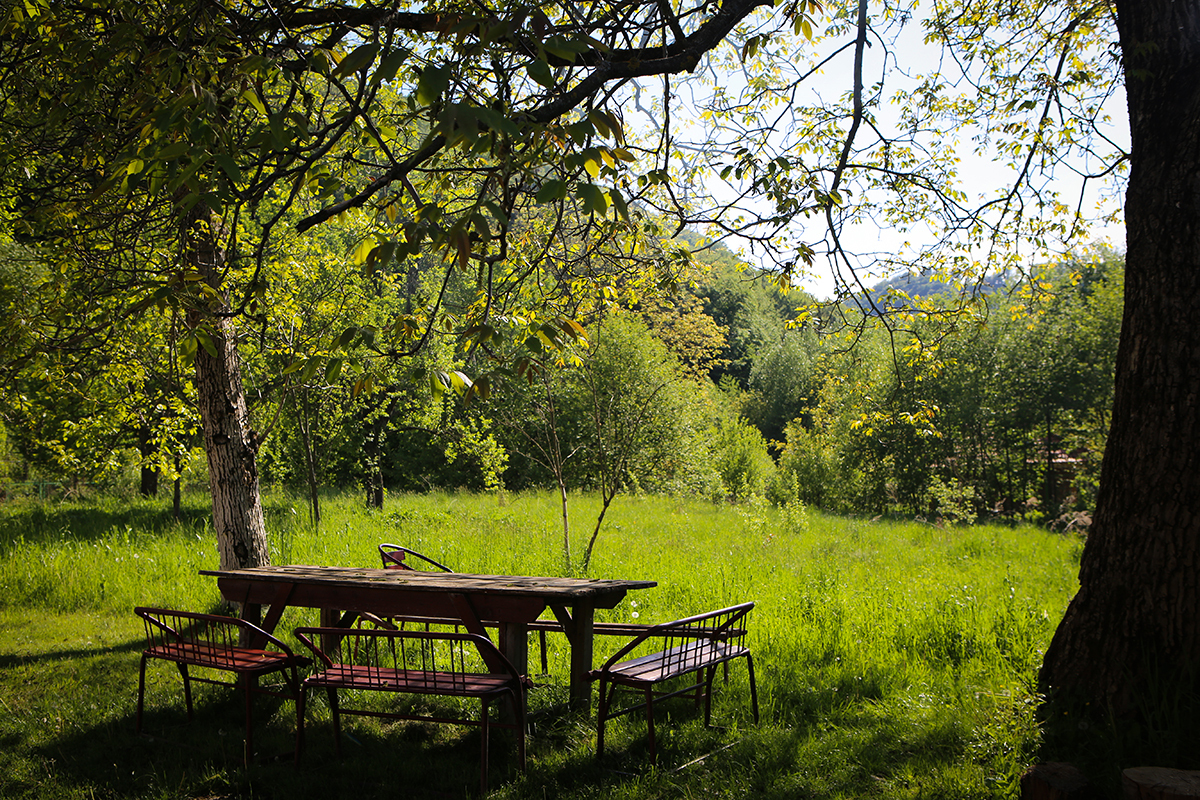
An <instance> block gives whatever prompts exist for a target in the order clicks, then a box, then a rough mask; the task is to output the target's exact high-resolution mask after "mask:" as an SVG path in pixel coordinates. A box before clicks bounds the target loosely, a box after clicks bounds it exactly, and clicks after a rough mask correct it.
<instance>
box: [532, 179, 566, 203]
mask: <svg viewBox="0 0 1200 800" xmlns="http://www.w3.org/2000/svg"><path fill="white" fill-rule="evenodd" d="M566 196H567V184H566V183H565V182H564V181H559V180H549V181H546V182H545V183H543V184H542V187H541V188H540V189H538V193H537V201H538V202H539V203H552V202H554V201H555V200H562V199H563V198H564V197H566Z"/></svg>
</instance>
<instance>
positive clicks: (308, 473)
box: [296, 387, 321, 529]
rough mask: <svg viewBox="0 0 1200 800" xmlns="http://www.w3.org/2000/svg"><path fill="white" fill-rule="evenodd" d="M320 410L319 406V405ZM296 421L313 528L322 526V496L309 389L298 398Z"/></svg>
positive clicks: (304, 390)
mask: <svg viewBox="0 0 1200 800" xmlns="http://www.w3.org/2000/svg"><path fill="white" fill-rule="evenodd" d="M318 408H319V404H318ZM296 419H297V421H298V422H299V424H300V441H301V443H302V444H303V445H304V479H305V481H306V482H307V483H308V517H309V520H310V521H311V522H312V524H313V528H314V529H316V528H319V527H320V525H321V496H320V491H319V487H318V485H317V461H316V455H315V453H314V451H313V448H314V444H313V427H314V422H313V412H312V398H311V397H310V395H309V390H308V388H307V387H304V388H301V389H300V390H299V392H298V393H297V397H296Z"/></svg>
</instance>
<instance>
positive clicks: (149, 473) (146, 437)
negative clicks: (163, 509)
mask: <svg viewBox="0 0 1200 800" xmlns="http://www.w3.org/2000/svg"><path fill="white" fill-rule="evenodd" d="M151 434H152V432H151V430H150V426H149V425H146V424H142V425H141V426H140V427H139V428H138V453H139V454H140V455H141V457H142V466H141V484H140V485H139V486H138V493H139V494H140V495H141V496H142V497H158V468H157V467H155V466H154V465H152V464H150V463H149V458H150V454H151V453H152V452H153V449H154V448H153V443H152V442H151V441H150V438H151Z"/></svg>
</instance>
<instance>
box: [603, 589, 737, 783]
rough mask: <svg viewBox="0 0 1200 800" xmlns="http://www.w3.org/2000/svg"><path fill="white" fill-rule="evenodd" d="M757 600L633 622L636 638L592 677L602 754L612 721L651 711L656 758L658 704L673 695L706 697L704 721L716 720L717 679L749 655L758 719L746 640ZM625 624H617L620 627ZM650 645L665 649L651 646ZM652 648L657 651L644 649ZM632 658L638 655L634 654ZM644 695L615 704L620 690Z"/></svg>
mask: <svg viewBox="0 0 1200 800" xmlns="http://www.w3.org/2000/svg"><path fill="white" fill-rule="evenodd" d="M752 608H754V603H743V604H741V605H737V606H731V607H729V608H723V609H720V610H718V611H710V612H708V613H706V614H698V615H696V616H692V617H686V618H684V619H678V620H674V621H672V622H664V623H661V624H658V625H648V626H644V627H643V626H629V627H632V628H634V629H636V631H637V632H636V635H635V636H634V638H633V639H632V640H631V641H629V642H628V643H627V644H625V646H624V647H622V648H621V649H620V650H618V651H617V652H616V653H614V654H613V656H612V657H611V658H609V659H608V660H607V661H606V662H605V663H604V665H603V666H602V667H600V668H599V669H595V670H592V672H591V677H592V678H593V679H594V680H598V681H599V682H600V706H599V710H598V712H597V715H596V726H597V731H596V755H597V757H599V756H602V755H603V754H604V727H605V723H606V722H607V721H608V720H610V719H615V718H617V717H620V716H622V715H625V714H629V713H632V712H634V711H638V710H640V709H643V708H644V709H646V726H647V729H648V733H649V740H650V742H649V745H650V760H651V761H654V760H655V757H656V754H655V748H654V703H655V700H665V699H667V698H670V697H679V696H684V695H686V696H690V697H693V698H695V700H696V702H697V703H699V702H700V701H701V700H703V701H704V724H705V725H706V726H707V725H710V724H711V721H712V683H713V676H714V675H715V674H716V668H717V667H718V666H721V665H725V664H728V663H729V662H730V661H733V660H734V659H738V658H744V659H746V667H747V669H748V670H749V674H750V699H751V705H752V708H753V712H754V721H755V722H756V723H757V722H758V690H757V688H756V686H755V682H754V658H753V657H752V656H751V654H750V650H749V648H747V647H746V646H745V644H744V641H745V636H746V628H745V618H746V615H747V614H749V613H750V609H752ZM619 626H622V623H613V624H612V627H613V629H614V631H615V630H616V629H617V628H618V627H619ZM648 643H652V644H653V645H654V646H655V647H661V648H662V649H653V648H649V647H648V646H647V645H648ZM647 649H652V650H653V651H652V652H643V651H645V650H647ZM631 656H632V657H631ZM692 676H694V677H695V680H694V681H693V682H691V683H690V684H689V685H687V686H684V687H682V688H677V689H673V690H670V691H666V692H660V691H657V687H658V686H659V685H660V684H663V683H665V682H667V681H671V680H674V679H676V678H687V677H692ZM621 687H624V688H628V689H633V690H637V691H640V692H641V693H642V698H643V699H642V702H641V703H638V704H637V705H632V706H628V707H625V708H619V709H615V710H614V708H613V699H614V696H615V694H616V691H617V689H618V688H621Z"/></svg>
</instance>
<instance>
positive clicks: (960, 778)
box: [0, 493, 1082, 800]
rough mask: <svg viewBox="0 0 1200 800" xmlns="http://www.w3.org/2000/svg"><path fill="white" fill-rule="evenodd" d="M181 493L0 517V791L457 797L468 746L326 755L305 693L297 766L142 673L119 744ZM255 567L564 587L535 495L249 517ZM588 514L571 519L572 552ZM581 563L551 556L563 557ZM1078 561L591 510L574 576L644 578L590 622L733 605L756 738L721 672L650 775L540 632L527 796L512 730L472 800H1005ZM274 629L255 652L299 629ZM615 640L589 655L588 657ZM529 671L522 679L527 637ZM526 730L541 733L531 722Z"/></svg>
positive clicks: (265, 726)
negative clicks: (407, 573)
mask: <svg viewBox="0 0 1200 800" xmlns="http://www.w3.org/2000/svg"><path fill="white" fill-rule="evenodd" d="M205 501H206V498H205V497H202V496H196V497H193V498H189V499H188V502H187V503H186V504H185V513H184V518H183V520H182V521H180V522H176V521H175V520H174V519H173V518H172V516H171V513H170V510H169V501H165V500H164V501H162V502H159V503H149V502H146V501H141V500H137V501H130V500H121V501H118V500H107V499H98V500H94V501H89V502H78V503H62V504H40V505H39V504H32V503H29V504H26V503H23V502H10V503H8V504H6V505H4V506H0V553H2V558H0V797H4V798H35V797H36V798H92V797H96V798H201V797H203V798H214V797H230V796H238V797H280V798H283V797H287V798H334V797H348V796H355V797H357V798H361V799H365V798H373V797H395V796H400V797H410V796H416V797H462V796H465V795H467V794H470V793H471V792H472V791H474V790H475V788H476V786H477V776H478V773H477V769H478V738H477V734H476V733H475V732H473V731H468V730H466V729H460V728H453V727H450V726H444V725H437V726H428V725H421V724H415V723H392V724H390V725H387V724H382V723H379V722H377V721H374V720H365V719H361V718H352V719H350V720H348V721H347V722H346V731H347V732H348V733H349V734H350V737H347V738H346V739H345V742H344V743H345V751H344V755H343V757H342V758H341V759H338V758H337V757H336V756H335V755H334V752H333V737H332V731H331V726H330V724H329V714H328V708H327V706H326V705H325V703H324V698H317V697H316V696H314V697H313V698H312V701H311V702H310V713H309V715H308V738H307V750H306V753H305V758H304V760H303V763H302V765H301V767H300V768H299V769H296V768H294V767H293V766H292V764H291V762H290V760H287V759H283V760H278V761H274V762H266V763H258V764H255V765H253V766H251V767H250V768H248V769H247V768H245V767H243V766H242V763H241V742H242V735H243V730H242V715H241V708H240V702H239V699H238V696H237V695H235V694H233V693H231V692H229V691H228V690H220V689H216V688H213V687H206V686H198V687H197V699H198V703H197V715H196V720H195V721H194V722H192V723H190V724H189V723H188V722H187V718H186V714H185V711H184V706H183V692H182V686H181V683H180V681H179V678H178V675H177V673H176V672H175V670H174V669H173V668H172V667H171V666H170V665H167V664H164V663H162V662H152V663H151V665H150V667H149V669H148V673H147V716H146V733H147V734H149V735H148V736H141V737H139V736H135V735H134V733H133V728H134V715H135V709H136V700H137V678H138V659H139V654H140V650H141V648H142V646H143V637H142V631H141V625H140V621H139V620H137V618H136V617H135V616H134V614H133V613H132V608H133V606H135V605H141V604H146V605H166V606H174V607H179V608H186V609H191V610H212V609H216V608H219V607H220V596H219V594H218V592H217V589H216V584H215V581H213V580H212V579H210V578H205V577H202V576H200V575H198V574H197V571H198V570H200V569H206V568H215V567H216V566H217V555H216V545H215V539H214V534H213V532H212V529H211V523H209V522H208V508H207V506H206V505H205ZM265 502H266V505H267V514H268V520H267V524H268V530H269V532H270V537H271V547H272V554H271V555H272V560H273V561H274V562H275V563H310V564H336V565H347V566H350V565H371V566H374V565H375V564H376V563H377V561H378V557H377V555H376V552H375V546H376V544H377V543H379V542H380V541H392V542H397V543H400V544H405V545H407V546H409V547H413V548H415V549H417V550H420V551H422V552H425V553H427V554H428V555H430V556H432V557H433V558H435V559H437V560H439V561H442V562H443V563H446V564H449V565H451V566H453V567H455V568H456V569H458V570H460V571H469V572H496V573H511V574H543V575H561V574H566V573H567V568H566V566H565V564H564V561H563V554H562V531H561V528H560V527H559V523H560V517H559V510H558V506H557V503H556V501H555V498H554V496H553V495H551V494H549V493H530V494H504V493H501V494H488V495H475V494H431V495H421V496H415V495H414V496H407V495H406V496H399V497H390V498H388V500H387V502H386V504H385V507H384V508H383V509H382V510H381V511H374V510H368V509H366V508H364V507H363V505H362V502H361V499H360V498H359V497H358V496H341V497H331V498H328V499H327V501H326V503H325V505H324V507H323V512H324V519H323V521H322V524H321V527H320V530H319V531H313V530H312V527H311V526H310V525H309V523H308V520H307V513H306V511H305V506H304V504H303V502H302V501H300V500H292V499H289V498H287V497H283V496H269V497H268V498H266V499H265ZM596 505H597V504H596V502H595V501H593V500H592V499H591V498H589V497H587V496H586V495H578V496H574V497H573V498H572V522H573V524H574V525H575V526H576V530H577V532H578V533H577V535H578V537H580V539H582V538H583V537H584V536H585V535H586V533H588V532H590V523H591V521H592V520H594V516H592V514H593V511H594V509H595V507H596ZM582 545H583V541H579V542H578V543H576V546H577V548H579V549H581V548H582ZM1081 547H1082V544H1081V542H1080V541H1079V540H1077V539H1075V538H1068V537H1063V536H1059V535H1056V534H1051V533H1047V532H1045V531H1042V530H1040V529H1036V528H1031V527H1001V526H975V527H969V528H938V527H934V526H931V525H928V524H924V523H915V522H894V521H886V520H880V521H868V520H865V519H846V518H836V517H827V516H822V515H820V514H817V513H813V512H805V511H803V510H802V509H791V510H780V509H774V508H769V507H767V506H765V505H755V504H750V505H743V506H730V505H716V504H711V503H706V502H701V501H693V500H676V499H670V498H663V497H645V498H639V497H624V498H620V499H618V501H617V502H616V504H615V505H614V507H613V508H612V510H611V511H610V512H609V516H608V519H607V521H606V523H605V528H604V530H603V531H602V533H601V535H600V539H599V541H598V544H597V547H596V552H595V555H594V557H593V561H592V566H591V569H590V571H589V576H590V577H596V578H605V577H614V578H616V577H620V578H646V579H652V580H655V581H657V582H658V587H657V588H654V589H648V590H643V591H638V592H632V593H630V595H629V596H628V597H627V598H626V600H625V602H623V603H622V604H621V605H620V606H618V607H617V608H616V609H613V610H612V611H602V612H598V619H607V620H613V621H629V620H633V619H636V620H637V621H639V622H658V621H666V620H668V619H672V618H676V617H681V616H687V615H690V614H693V613H698V612H700V611H705V610H710V609H715V608H718V607H721V606H726V605H731V604H734V603H738V602H743V601H746V600H754V601H755V602H756V603H757V606H756V608H755V609H754V611H753V612H752V613H751V615H750V618H749V620H750V635H749V645H750V647H751V648H752V650H753V652H754V658H755V667H756V672H757V674H758V687H759V699H760V704H761V710H762V721H761V723H760V724H759V725H754V724H753V721H752V719H751V715H750V711H749V697H748V687H747V682H746V671H745V669H744V667H743V666H742V663H741V662H739V663H737V664H735V665H734V666H733V667H732V669H731V671H730V681H729V684H728V685H727V686H724V687H723V688H721V689H720V690H719V692H718V694H717V697H716V701H715V703H714V715H713V716H714V721H715V722H716V723H717V725H719V726H721V727H719V728H715V729H706V728H704V726H703V714H702V713H698V712H697V710H696V709H695V708H694V707H693V705H692V704H691V703H689V702H687V701H686V700H676V701H673V702H668V703H665V704H664V705H663V706H662V709H661V710H660V713H659V716H658V718H657V719H658V723H659V724H658V733H659V750H660V755H659V764H658V767H657V768H651V767H650V766H649V765H648V764H647V763H646V759H645V723H644V721H643V720H642V719H641V718H639V717H637V716H636V715H634V717H633V718H630V717H625V718H622V719H621V720H618V721H617V722H615V723H612V726H611V728H610V731H611V733H610V738H609V744H608V752H607V753H606V757H605V759H604V760H603V761H602V762H599V763H598V762H597V761H596V759H595V756H594V748H595V725H594V720H593V718H592V717H591V716H589V715H586V714H581V713H576V714H568V713H555V712H554V707H555V706H556V704H558V703H559V702H561V701H562V700H563V699H564V697H565V686H564V685H563V684H565V676H566V658H567V651H566V647H565V642H564V641H562V640H561V637H555V636H551V638H550V646H551V653H550V660H551V663H550V670H549V676H548V677H544V678H538V679H537V681H538V683H539V684H545V685H541V686H539V687H538V688H536V689H534V690H533V691H532V692H531V693H530V708H531V711H532V712H533V713H534V714H535V715H536V719H535V723H534V726H533V730H532V734H531V736H530V739H529V747H530V751H529V767H528V772H527V773H526V774H525V775H523V776H522V775H520V774H519V773H518V772H517V771H516V770H515V768H514V763H515V756H514V752H515V748H514V747H513V744H512V739H511V735H510V734H508V733H506V732H500V733H498V734H497V735H496V737H495V740H494V741H493V746H492V751H491V752H492V770H491V777H492V788H493V792H492V795H493V796H495V797H501V798H504V797H511V798H596V797H603V798H605V800H617V799H618V798H638V799H641V798H647V799H648V798H658V797H688V798H691V797H705V798H719V797H762V798H789V800H790V799H791V798H849V797H863V798H905V797H912V798H916V797H920V798H939V797H944V798H974V797H1016V796H1017V795H1018V778H1019V776H1020V773H1021V771H1022V770H1023V769H1024V768H1025V767H1026V766H1028V765H1029V764H1030V763H1031V762H1032V761H1033V759H1034V755H1033V754H1034V752H1035V749H1036V747H1037V745H1038V742H1039V730H1038V725H1037V722H1036V719H1035V715H1034V710H1035V705H1036V698H1035V696H1034V694H1033V692H1034V686H1035V681H1036V672H1037V667H1038V664H1039V663H1040V658H1041V651H1042V650H1043V649H1044V648H1045V647H1046V645H1047V644H1048V643H1049V640H1050V636H1051V634H1052V632H1053V630H1054V627H1055V625H1056V624H1057V623H1058V620H1059V619H1060V618H1061V615H1062V613H1063V611H1064V609H1065V607H1066V603H1067V601H1068V599H1069V598H1070V595H1071V593H1072V592H1073V591H1074V589H1075V585H1076V580H1075V576H1076V571H1077V565H1078V558H1079V553H1080V551H1081ZM315 616H316V613H315V612H314V611H309V610H306V609H292V610H289V612H288V613H287V614H286V615H285V616H284V619H283V621H282V622H281V624H280V626H279V631H278V632H281V633H283V634H286V636H285V638H287V637H288V636H290V631H291V629H292V628H293V627H296V626H298V625H301V624H313V623H315V622H316V619H315ZM619 644H620V640H617V639H615V638H613V637H605V638H603V639H601V640H599V641H598V644H597V661H599V659H600V658H602V657H603V655H604V653H605V652H612V651H613V650H615V648H616V647H617V646H619ZM530 665H531V667H535V666H539V665H538V664H537V654H536V649H535V647H534V646H533V642H532V641H531V652H530ZM539 712H541V713H539ZM255 713H256V717H257V718H256V722H257V724H256V732H255V736H256V740H257V742H258V743H259V744H260V745H261V746H262V748H263V750H268V749H271V748H276V749H277V750H278V751H279V752H282V751H285V750H288V749H289V748H290V747H291V741H292V739H291V737H292V733H293V730H294V712H293V710H292V707H291V705H290V704H287V705H284V704H281V703H279V702H276V701H273V700H271V699H270V698H265V697H259V698H256V706H255Z"/></svg>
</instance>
